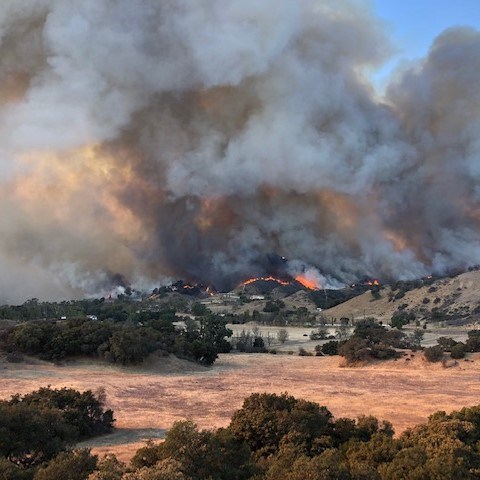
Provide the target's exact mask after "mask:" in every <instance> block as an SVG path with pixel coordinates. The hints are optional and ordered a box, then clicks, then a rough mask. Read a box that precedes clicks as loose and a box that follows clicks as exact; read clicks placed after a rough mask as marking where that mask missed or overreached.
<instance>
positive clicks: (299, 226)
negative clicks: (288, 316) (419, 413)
mask: <svg viewBox="0 0 480 480" xmlns="http://www.w3.org/2000/svg"><path fill="white" fill-rule="evenodd" d="M390 51H391V50H390V45H389V42H388V39H387V38H386V35H385V32H384V30H383V26H382V25H381V23H380V22H378V21H377V20H376V19H375V18H374V17H373V15H372V14H371V12H370V10H369V8H368V4H367V3H366V2H364V1H360V0H358V1H355V0H342V1H339V0H301V1H298V0H262V1H258V0H245V1H242V2H238V1H236V0H206V1H202V2H192V1H188V0H176V1H169V0H164V1H161V2H159V1H158V0H145V1H143V2H132V1H130V0H84V1H82V2H79V1H76V0H3V2H2V6H1V8H0V159H1V164H0V165H1V167H0V172H1V174H2V178H3V182H2V189H1V193H0V196H1V198H0V200H1V202H0V219H1V220H0V268H1V272H2V273H1V275H0V288H1V290H0V300H5V301H7V300H8V301H15V300H21V299H25V298H27V297H31V296H37V297H43V298H60V297H64V296H79V295H84V294H92V293H95V292H98V290H99V289H101V288H102V286H104V285H106V284H109V282H110V279H111V278H112V274H111V272H118V274H120V275H123V276H124V277H125V278H127V279H128V281H130V282H131V283H132V284H134V285H137V286H140V287H142V286H145V287H149V286H151V285H158V284H159V283H161V282H167V281H169V279H176V278H184V279H186V280H194V281H201V282H203V283H213V284H214V285H216V286H218V287H221V288H227V287H229V286H232V285H235V284H236V283H238V282H240V281H241V280H243V279H245V278H246V277H248V276H253V275H262V274H265V273H269V272H268V270H269V269H271V268H272V266H271V265H270V263H269V260H268V259H269V257H268V256H269V255H273V254H275V255H279V256H284V257H286V258H287V259H288V262H287V263H286V264H285V270H286V273H289V274H292V275H295V274H297V273H300V272H307V273H308V275H310V276H312V275H313V276H315V277H316V278H317V279H318V281H320V282H322V283H323V284H330V285H338V284H339V282H348V281H352V280H354V279H355V278H356V277H363V276H372V277H373V276H375V277H378V276H379V277H384V278H411V277H418V276H421V275H425V274H428V273H430V272H432V271H444V270H446V269H449V268H454V267H464V266H467V265H472V264H477V263H480V243H479V223H480V212H479V209H478V201H479V196H480V190H479V185H480V184H479V176H480V158H479V152H480V140H479V138H480V137H479V135H478V132H479V131H480V128H479V127H480V108H479V107H480V90H479V89H478V85H479V80H480V33H479V32H477V31H475V30H472V29H468V28H455V29H451V30H448V31H446V32H444V33H442V34H441V35H440V36H439V37H438V38H437V39H436V40H435V42H434V44H433V45H432V48H431V50H430V52H429V54H428V57H427V58H425V59H424V60H422V61H420V62H418V63H415V64H410V65H408V66H404V67H403V68H402V70H401V71H398V72H396V74H395V75H394V77H393V78H392V80H391V83H390V86H389V87H388V89H387V93H386V95H385V98H383V99H379V98H377V96H376V94H375V91H374V89H373V87H372V86H371V84H370V83H369V81H368V78H369V72H371V71H372V69H374V68H376V67H377V66H378V65H380V64H381V63H382V61H384V60H385V59H386V58H388V55H389V53H390ZM275 268H276V267H275Z"/></svg>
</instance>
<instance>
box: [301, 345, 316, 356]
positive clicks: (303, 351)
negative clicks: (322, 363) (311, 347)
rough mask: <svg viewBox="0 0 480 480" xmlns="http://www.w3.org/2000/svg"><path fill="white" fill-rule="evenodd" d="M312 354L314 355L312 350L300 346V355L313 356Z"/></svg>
mask: <svg viewBox="0 0 480 480" xmlns="http://www.w3.org/2000/svg"><path fill="white" fill-rule="evenodd" d="M312 355H313V354H312V352H307V351H306V350H305V349H304V348H303V347H299V349H298V356H299V357H311V356H312Z"/></svg>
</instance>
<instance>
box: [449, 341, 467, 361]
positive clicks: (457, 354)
mask: <svg viewBox="0 0 480 480" xmlns="http://www.w3.org/2000/svg"><path fill="white" fill-rule="evenodd" d="M466 352H467V346H466V345H465V344H464V343H462V342H459V343H457V344H456V345H454V346H453V347H452V351H451V353H450V356H451V357H452V358H454V359H458V358H464V357H465V353H466Z"/></svg>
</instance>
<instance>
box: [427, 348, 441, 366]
mask: <svg viewBox="0 0 480 480" xmlns="http://www.w3.org/2000/svg"><path fill="white" fill-rule="evenodd" d="M423 353H424V355H425V359H426V360H427V361H428V362H432V363H433V362H439V361H440V360H441V359H442V358H443V348H442V347H441V346H440V345H435V346H434V347H428V348H426V349H425V350H424V351H423Z"/></svg>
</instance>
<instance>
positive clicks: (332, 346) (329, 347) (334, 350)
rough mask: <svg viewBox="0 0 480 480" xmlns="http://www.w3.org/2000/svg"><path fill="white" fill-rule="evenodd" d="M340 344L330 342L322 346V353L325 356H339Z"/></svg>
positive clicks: (333, 341)
mask: <svg viewBox="0 0 480 480" xmlns="http://www.w3.org/2000/svg"><path fill="white" fill-rule="evenodd" d="M338 347H339V342H336V341H335V340H330V341H329V342H326V343H324V344H323V345H322V347H321V351H322V353H324V354H325V355H338Z"/></svg>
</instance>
